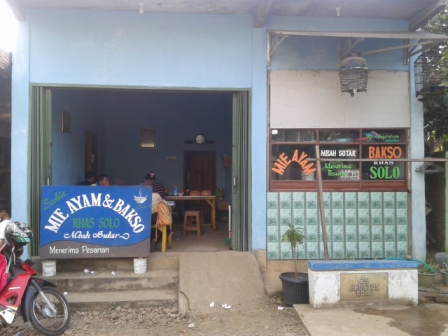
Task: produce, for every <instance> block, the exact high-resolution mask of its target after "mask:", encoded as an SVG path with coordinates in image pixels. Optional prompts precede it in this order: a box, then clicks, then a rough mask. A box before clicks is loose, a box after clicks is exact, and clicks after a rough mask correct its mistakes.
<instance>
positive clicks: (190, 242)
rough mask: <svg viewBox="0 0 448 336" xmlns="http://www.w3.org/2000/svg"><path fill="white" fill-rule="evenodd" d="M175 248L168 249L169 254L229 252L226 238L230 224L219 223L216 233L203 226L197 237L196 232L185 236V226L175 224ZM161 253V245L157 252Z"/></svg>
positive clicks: (157, 247) (209, 226) (210, 227)
mask: <svg viewBox="0 0 448 336" xmlns="http://www.w3.org/2000/svg"><path fill="white" fill-rule="evenodd" d="M173 232H174V233H173V246H172V248H171V249H167V252H213V251H226V250H227V251H228V250H229V248H228V247H227V246H226V245H225V243H224V240H225V238H228V237H229V229H228V224H227V223H223V222H218V223H217V224H216V231H214V230H213V229H212V226H211V225H203V226H202V234H201V236H200V237H198V236H197V233H196V232H192V231H189V232H187V234H186V235H185V236H184V234H183V225H182V224H180V223H174V224H173ZM157 251H160V243H159V244H157V246H156V251H155V252H157Z"/></svg>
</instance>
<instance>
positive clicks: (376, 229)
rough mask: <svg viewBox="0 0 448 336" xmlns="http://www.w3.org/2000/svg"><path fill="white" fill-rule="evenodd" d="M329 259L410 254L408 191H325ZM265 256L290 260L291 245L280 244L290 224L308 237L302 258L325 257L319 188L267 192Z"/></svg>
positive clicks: (303, 246)
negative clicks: (313, 190)
mask: <svg viewBox="0 0 448 336" xmlns="http://www.w3.org/2000/svg"><path fill="white" fill-rule="evenodd" d="M324 209H325V221H326V226H327V241H328V253H329V258H330V259H354V258H387V257H406V256H407V255H408V194H407V193H406V192H327V193H324ZM266 222H267V235H266V236H267V258H268V259H270V260H272V259H291V258H292V257H291V248H290V245H289V243H281V237H282V234H283V232H284V231H285V230H286V229H287V228H288V224H289V223H292V224H294V226H299V227H301V228H302V229H303V233H304V234H305V236H306V239H305V242H304V244H302V245H299V248H298V255H299V259H324V246H323V243H322V227H321V223H320V210H319V203H318V194H317V193H316V192H270V193H268V194H267V221H266Z"/></svg>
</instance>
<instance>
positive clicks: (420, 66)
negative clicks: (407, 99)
mask: <svg viewBox="0 0 448 336" xmlns="http://www.w3.org/2000/svg"><path fill="white" fill-rule="evenodd" d="M441 58H442V55H441V54H439V53H423V54H421V55H420V56H419V57H418V58H417V59H416V60H415V63H414V79H415V95H416V97H418V96H420V95H422V96H423V95H428V94H438V93H441V92H443V91H444V87H443V86H442V85H441V83H442V81H443V73H442V71H441V69H440V60H441Z"/></svg>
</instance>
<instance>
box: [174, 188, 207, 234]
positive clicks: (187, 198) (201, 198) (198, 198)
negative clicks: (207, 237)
mask: <svg viewBox="0 0 448 336" xmlns="http://www.w3.org/2000/svg"><path fill="white" fill-rule="evenodd" d="M165 200H167V201H206V202H207V204H208V205H210V208H211V209H212V216H211V217H212V224H211V225H212V227H213V230H216V196H166V197H165ZM205 225H207V224H205ZM209 225H210V224H209Z"/></svg>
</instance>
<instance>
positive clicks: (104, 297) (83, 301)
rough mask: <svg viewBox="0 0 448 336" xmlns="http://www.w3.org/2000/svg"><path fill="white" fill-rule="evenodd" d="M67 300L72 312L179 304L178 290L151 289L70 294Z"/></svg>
mask: <svg viewBox="0 0 448 336" xmlns="http://www.w3.org/2000/svg"><path fill="white" fill-rule="evenodd" d="M66 298H67V300H68V303H69V305H70V308H71V309H72V311H80V310H82V311H86V310H90V311H92V310H97V311H102V310H106V309H112V308H115V307H118V306H120V307H123V308H141V307H150V306H166V305H172V304H174V303H177V301H178V297H177V290H174V289H149V290H131V291H110V292H96V291H94V292H69V293H67V294H66Z"/></svg>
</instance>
